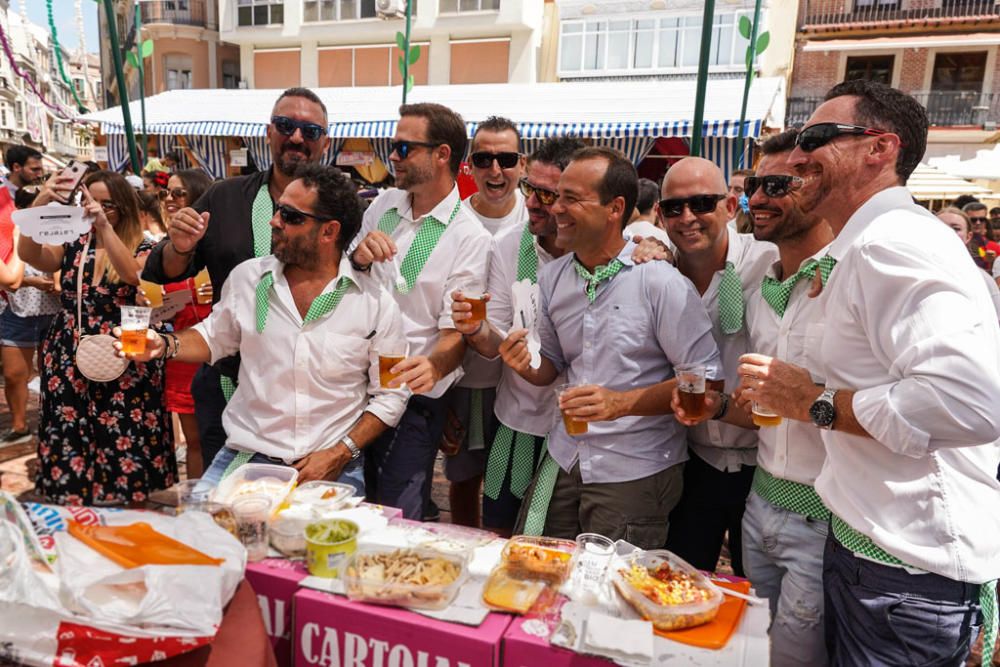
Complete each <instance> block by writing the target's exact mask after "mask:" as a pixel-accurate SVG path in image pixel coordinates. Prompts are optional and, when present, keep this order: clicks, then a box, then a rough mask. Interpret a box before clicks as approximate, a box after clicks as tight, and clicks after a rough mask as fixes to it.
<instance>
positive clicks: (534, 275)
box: [517, 224, 538, 284]
mask: <svg viewBox="0 0 1000 667" xmlns="http://www.w3.org/2000/svg"><path fill="white" fill-rule="evenodd" d="M517 279H518V280H530V281H531V282H532V284H534V283H537V282H538V253H537V252H535V235H534V234H532V233H531V227H530V226H529V225H527V224H525V225H524V231H523V232H522V233H521V245H520V247H519V248H518V251H517Z"/></svg>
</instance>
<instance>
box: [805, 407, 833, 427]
mask: <svg viewBox="0 0 1000 667" xmlns="http://www.w3.org/2000/svg"><path fill="white" fill-rule="evenodd" d="M835 415H836V412H835V411H834V409H833V404H832V403H830V402H829V401H816V402H815V403H813V404H812V406H811V407H810V408H809V416H810V417H812V420H813V423H814V424H816V425H817V426H830V425H831V424H833V419H834V416H835Z"/></svg>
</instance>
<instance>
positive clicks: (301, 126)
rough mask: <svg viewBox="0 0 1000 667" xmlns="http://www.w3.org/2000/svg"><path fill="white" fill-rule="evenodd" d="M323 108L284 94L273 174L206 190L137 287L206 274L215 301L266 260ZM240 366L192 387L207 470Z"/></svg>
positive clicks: (210, 374) (209, 370)
mask: <svg viewBox="0 0 1000 667" xmlns="http://www.w3.org/2000/svg"><path fill="white" fill-rule="evenodd" d="M326 127H327V114H326V106H325V105H324V104H323V101H322V100H320V98H319V97H317V95H316V94H315V93H314V92H312V91H311V90H309V89H307V88H289V89H288V90H286V91H284V92H283V93H282V94H281V95H280V96H279V97H278V100H277V101H276V102H275V104H274V108H273V110H272V111H271V122H270V123H269V124H268V126H267V138H268V144H269V146H270V149H271V160H272V166H271V167H270V168H269V169H262V170H261V171H259V172H257V173H254V174H250V175H248V176H236V177H234V178H229V179H226V180H224V181H221V182H219V183H216V184H215V185H214V186H212V187H211V188H209V189H208V191H207V192H205V194H204V195H202V196H201V198H199V199H198V201H196V202H194V205H193V206H191V207H188V208H182V209H180V210H179V211H177V213H175V214H174V215H173V217H172V218H171V219H170V220H169V221H168V222H167V235H168V237H167V238H166V239H164V240H163V241H161V242H160V244H159V245H157V246H156V247H155V248H154V249H153V251H152V252H151V253H150V254H149V258H148V259H147V260H146V266H145V268H144V269H143V276H142V277H143V279H144V280H148V281H150V282H154V283H159V284H167V283H171V282H176V281H177V280H181V279H184V278H190V277H193V276H195V275H197V274H198V272H199V271H201V270H202V269H203V268H206V267H207V268H208V273H209V275H210V276H211V279H212V284H213V285H215V286H216V289H215V291H214V294H213V297H212V298H213V301H218V300H219V298H220V295H221V293H222V289H221V288H222V285H223V284H224V283H225V282H226V278H228V277H229V274H230V272H231V271H232V270H233V269H234V268H235V267H236V265H238V264H240V263H241V262H243V261H245V260H247V259H250V258H251V257H262V256H264V255H269V254H270V253H271V231H270V226H269V221H270V220H271V218H272V217H273V216H274V213H275V211H276V207H277V201H278V199H279V198H280V197H281V194H282V193H283V192H284V191H285V188H286V187H287V186H288V184H289V183H291V182H292V180H293V179H294V177H295V170H296V169H297V168H298V166H299V165H301V164H306V163H312V162H318V161H319V159H320V158H321V157H322V156H323V153H324V152H326V149H327V147H328V146H329V144H330V139H329V137H327V136H326V132H327V130H326ZM238 371H239V358H238V357H231V358H227V359H222V360H216V361H215V362H214V363H213V365H211V366H209V365H205V366H202V367H201V369H199V370H198V372H197V373H196V374H195V378H194V381H193V382H192V383H191V395H192V396H193V397H194V399H195V416H196V417H197V419H198V432H199V434H200V435H201V448H202V458H203V459H204V463H205V466H206V467H207V466H208V465H209V464H211V462H212V460H213V459H214V458H215V454H216V452H218V451H219V450H220V448H221V447H222V446H223V445H224V444H225V442H226V432H225V429H224V428H223V424H222V411H223V409H224V408H225V406H226V401H227V400H228V399H229V397H230V396H232V393H233V391H234V390H235V381H236V378H237V375H238Z"/></svg>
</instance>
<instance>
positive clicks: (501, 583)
mask: <svg viewBox="0 0 1000 667" xmlns="http://www.w3.org/2000/svg"><path fill="white" fill-rule="evenodd" d="M547 586H548V582H546V581H545V580H544V579H524V578H521V577H517V576H515V575H514V574H512V573H511V571H510V570H509V569H507V568H506V567H503V566H500V567H497V568H494V570H493V571H492V572H491V573H490V576H489V578H488V579H487V580H486V583H485V584H484V585H483V604H485V605H486V606H487V607H489V608H490V609H495V610H497V611H506V612H513V613H515V614H524V613H527V612H528V610H529V609H531V607H532V606H533V605H534V604H535V601H536V600H538V597H539V596H540V595H541V594H542V591H544V590H545V588H546V587H547Z"/></svg>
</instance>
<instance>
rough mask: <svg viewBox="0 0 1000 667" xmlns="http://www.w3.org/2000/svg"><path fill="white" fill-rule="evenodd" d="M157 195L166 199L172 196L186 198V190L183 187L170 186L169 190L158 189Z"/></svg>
mask: <svg viewBox="0 0 1000 667" xmlns="http://www.w3.org/2000/svg"><path fill="white" fill-rule="evenodd" d="M158 195H159V197H160V199H166V198H167V197H173V198H174V199H187V196H188V191H187V190H185V189H184V188H170V189H169V190H160V192H159V193H158Z"/></svg>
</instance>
